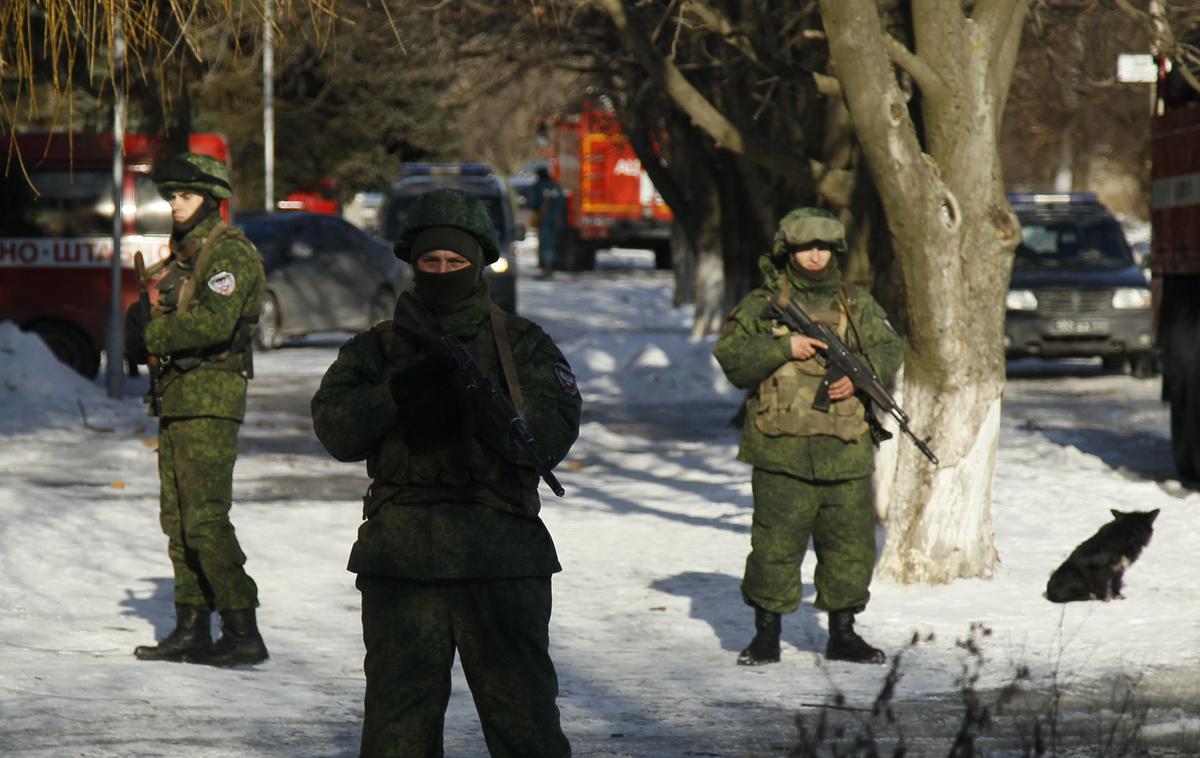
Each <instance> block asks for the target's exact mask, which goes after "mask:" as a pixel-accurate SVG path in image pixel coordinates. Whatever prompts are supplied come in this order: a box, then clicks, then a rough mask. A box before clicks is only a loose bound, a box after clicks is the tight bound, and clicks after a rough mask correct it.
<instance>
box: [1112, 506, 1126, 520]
mask: <svg viewBox="0 0 1200 758" xmlns="http://www.w3.org/2000/svg"><path fill="white" fill-rule="evenodd" d="M1108 512H1109V513H1111V514H1112V515H1113V518H1121V517H1122V516H1124V515H1125V514H1124V513H1122V512H1121V511H1118V510H1117V509H1116V508H1111V509H1109V511H1108Z"/></svg>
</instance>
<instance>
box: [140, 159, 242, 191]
mask: <svg viewBox="0 0 1200 758" xmlns="http://www.w3.org/2000/svg"><path fill="white" fill-rule="evenodd" d="M150 179H151V180H152V181H153V182H154V184H155V185H156V186H157V187H158V191H159V194H161V195H163V196H164V197H165V196H167V195H169V194H170V193H172V192H180V191H191V192H207V193H208V194H209V195H212V196H213V197H214V198H216V199H217V200H224V199H226V198H229V197H232V196H233V188H232V186H231V185H230V183H229V169H227V168H226V167H225V163H224V162H223V161H220V160H218V159H216V158H214V157H212V156H211V155H201V154H199V153H179V154H178V155H173V156H171V157H169V158H163V159H162V160H159V161H155V163H154V170H153V171H152V172H151V173H150Z"/></svg>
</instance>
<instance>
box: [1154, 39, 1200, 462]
mask: <svg viewBox="0 0 1200 758" xmlns="http://www.w3.org/2000/svg"><path fill="white" fill-rule="evenodd" d="M1159 70H1160V74H1159V83H1158V97H1157V100H1156V107H1155V115H1154V125H1153V147H1152V168H1151V180H1152V181H1151V199H1150V223H1151V230H1152V243H1151V252H1150V271H1151V275H1152V278H1151V291H1152V295H1153V298H1154V310H1155V319H1156V321H1155V324H1156V327H1155V332H1156V342H1157V345H1158V348H1159V350H1160V357H1161V363H1162V399H1163V400H1164V401H1166V402H1169V403H1170V404H1171V447H1172V451H1173V453H1174V458H1175V465H1176V468H1177V469H1178V470H1179V474H1180V476H1182V477H1183V478H1184V479H1189V480H1192V481H1196V480H1200V92H1197V91H1196V90H1195V89H1193V88H1192V87H1191V86H1190V85H1189V84H1188V83H1187V82H1186V81H1185V80H1184V78H1183V77H1182V76H1181V75H1180V73H1179V72H1178V71H1175V72H1171V70H1170V65H1169V64H1168V63H1167V62H1166V61H1162V62H1160V66H1159Z"/></svg>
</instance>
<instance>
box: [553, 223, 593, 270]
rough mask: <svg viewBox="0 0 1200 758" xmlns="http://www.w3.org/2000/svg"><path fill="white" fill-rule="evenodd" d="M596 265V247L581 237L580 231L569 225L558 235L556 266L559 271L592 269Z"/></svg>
mask: <svg viewBox="0 0 1200 758" xmlns="http://www.w3.org/2000/svg"><path fill="white" fill-rule="evenodd" d="M595 267H596V248H595V247H593V246H592V245H591V244H590V243H587V242H584V241H583V240H581V239H579V233H578V232H576V231H575V230H574V229H571V228H570V227H567V228H565V229H563V230H562V232H560V233H559V235H558V255H557V256H555V259H554V268H556V269H558V270H559V271H591V270H592V269H594V268H595Z"/></svg>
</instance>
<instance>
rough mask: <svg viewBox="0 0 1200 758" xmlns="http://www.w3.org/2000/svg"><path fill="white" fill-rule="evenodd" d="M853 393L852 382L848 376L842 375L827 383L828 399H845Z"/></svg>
mask: <svg viewBox="0 0 1200 758" xmlns="http://www.w3.org/2000/svg"><path fill="white" fill-rule="evenodd" d="M853 394H854V382H852V381H850V377H848V376H843V377H842V378H841V379H838V380H837V381H836V382H832V383H831V384H830V385H829V399H830V400H845V399H846V398H848V397H850V396H851V395H853Z"/></svg>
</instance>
